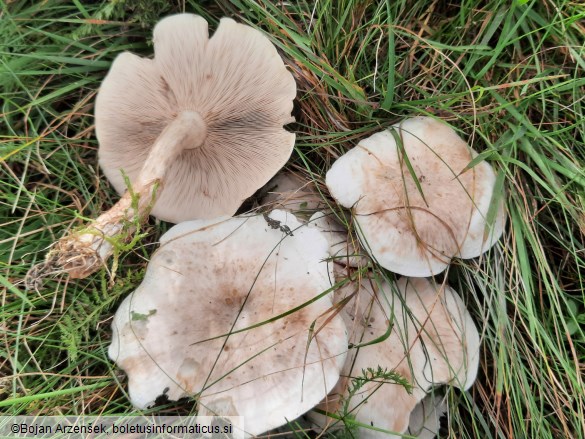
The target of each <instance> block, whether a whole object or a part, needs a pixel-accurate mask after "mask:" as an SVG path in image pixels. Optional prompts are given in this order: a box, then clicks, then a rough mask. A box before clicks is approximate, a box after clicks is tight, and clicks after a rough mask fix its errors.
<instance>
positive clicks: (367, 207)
mask: <svg viewBox="0 0 585 439" xmlns="http://www.w3.org/2000/svg"><path fill="white" fill-rule="evenodd" d="M475 157H477V153H475V152H474V151H473V150H472V149H471V148H469V146H467V144H466V143H465V141H463V140H462V139H461V138H460V137H459V136H458V135H457V133H456V132H455V131H454V130H453V129H452V128H450V127H449V126H447V125H445V124H443V123H441V122H439V121H436V120H434V119H432V118H428V117H415V118H412V119H407V120H405V121H403V122H401V123H399V124H397V125H395V126H393V127H391V128H390V129H388V130H385V131H382V132H379V133H376V134H374V135H373V136H371V137H369V138H367V139H365V140H362V141H361V142H360V143H359V144H358V145H357V146H356V147H354V148H353V149H351V150H350V151H349V152H347V153H346V154H344V155H343V156H342V157H340V158H339V159H338V160H337V161H336V162H335V163H334V164H333V166H332V167H331V169H330V170H329V172H328V173H327V176H326V184H327V187H328V189H329V191H330V193H331V195H332V196H333V198H335V200H336V201H337V202H338V203H339V204H341V205H342V206H344V207H346V208H351V209H352V213H353V217H354V219H355V221H356V223H357V224H356V229H357V232H358V236H359V237H360V240H361V242H362V245H363V247H364V249H365V250H367V251H369V253H370V254H371V255H372V256H373V257H374V258H375V259H376V260H377V261H378V263H379V264H380V265H381V266H383V267H384V268H386V269H388V270H391V271H393V272H395V273H399V274H402V275H405V276H418V277H426V276H431V275H434V274H438V273H440V272H442V271H443V270H444V269H445V268H446V267H447V266H448V264H449V263H450V261H451V259H452V258H453V257H461V258H464V259H467V258H474V257H477V256H479V255H481V254H482V253H483V252H485V251H486V250H488V249H489V248H490V247H491V246H492V245H493V244H494V243H495V242H496V241H497V240H498V239H499V237H500V236H501V234H502V231H503V226H504V222H505V216H504V209H503V199H502V197H501V196H500V194H497V196H496V197H492V195H493V192H494V187H495V183H496V176H495V173H494V171H493V169H492V168H491V166H490V165H489V164H488V163H487V162H485V161H482V162H479V163H477V164H475V166H471V167H469V168H468V165H469V164H470V163H471V162H472V160H473V159H474V158H475ZM498 197H499V198H498ZM492 198H494V199H495V200H497V201H496V202H495V203H494V207H495V209H493V212H495V213H494V214H493V215H492V213H491V212H490V206H491V205H492ZM488 220H489V221H488Z"/></svg>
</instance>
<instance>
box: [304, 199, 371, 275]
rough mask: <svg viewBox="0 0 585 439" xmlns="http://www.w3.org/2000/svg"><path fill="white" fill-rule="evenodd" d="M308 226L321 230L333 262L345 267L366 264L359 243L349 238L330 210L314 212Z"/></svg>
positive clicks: (366, 259) (357, 266)
mask: <svg viewBox="0 0 585 439" xmlns="http://www.w3.org/2000/svg"><path fill="white" fill-rule="evenodd" d="M308 224H309V226H310V227H316V228H318V229H319V230H321V231H322V232H323V233H324V234H325V237H326V238H327V241H328V242H329V253H330V254H331V258H332V259H333V262H335V263H337V264H339V265H343V266H346V267H352V268H359V267H365V266H366V265H368V258H367V257H366V256H364V255H362V254H361V250H360V249H359V244H358V243H357V242H355V241H352V240H351V237H350V236H349V235H348V233H347V230H346V229H345V227H344V226H343V225H342V224H341V223H340V222H339V221H337V219H336V218H335V215H334V213H333V212H332V211H327V210H323V211H319V212H315V213H314V214H313V216H311V218H310V219H309V223H308Z"/></svg>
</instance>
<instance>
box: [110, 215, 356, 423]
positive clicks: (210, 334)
mask: <svg viewBox="0 0 585 439" xmlns="http://www.w3.org/2000/svg"><path fill="white" fill-rule="evenodd" d="M271 215H276V216H275V217H274V218H275V220H278V221H281V222H282V223H283V224H285V223H286V224H288V225H289V226H290V227H291V228H297V227H300V223H298V222H297V221H296V220H294V218H293V217H292V215H290V214H286V213H284V212H280V213H278V214H276V213H272V214H271ZM287 215H288V216H287ZM213 221H214V224H215V225H214V226H210V225H209V222H206V221H199V222H192V223H191V224H189V223H182V224H180V225H178V226H176V227H175V228H173V229H171V230H170V231H169V232H168V237H163V238H161V242H162V246H161V249H160V250H159V251H158V252H157V253H155V255H154V256H153V258H152V260H151V262H150V265H149V268H148V271H147V274H146V277H145V280H144V282H143V284H142V285H141V286H140V287H139V288H138V289H137V291H136V292H135V293H134V294H133V295H132V296H131V297H130V298H128V299H126V301H124V303H123V304H122V306H121V311H119V312H118V313H117V314H116V317H115V319H114V323H113V325H114V328H115V331H114V332H115V334H114V337H113V339H114V340H115V343H113V345H112V346H111V347H110V355H111V356H112V358H114V357H116V358H117V361H118V363H119V364H120V365H121V366H122V367H124V369H125V371H126V372H127V373H128V375H129V376H130V377H131V378H132V377H133V376H143V375H144V371H145V370H147V371H148V373H149V374H150V377H151V378H150V382H148V383H140V382H138V381H137V380H135V379H132V380H131V382H132V385H131V386H130V389H129V390H130V395H131V397H132V400H133V402H134V403H135V404H137V405H145V404H148V403H149V402H150V401H152V400H153V399H152V398H153V397H155V396H156V395H157V394H158V393H160V392H161V391H162V388H164V387H169V391H168V393H167V395H168V397H169V399H171V400H174V399H178V398H180V397H182V396H188V395H198V396H199V400H200V403H201V404H202V405H207V406H214V405H217V404H216V403H217V402H218V401H220V400H221V399H222V398H226V397H228V398H231V400H232V403H233V407H234V408H235V410H236V411H237V412H238V413H240V414H241V415H242V416H246V430H247V431H249V432H251V433H253V434H259V433H261V432H263V431H265V430H267V429H269V428H274V427H276V426H278V425H280V424H281V423H285V422H286V421H285V418H288V419H294V418H296V417H297V416H299V415H300V414H302V413H303V412H305V411H307V410H309V409H310V408H311V407H312V406H314V405H315V404H317V403H318V402H319V400H320V399H321V398H322V397H323V396H324V395H325V394H326V393H327V391H329V390H330V389H331V388H332V387H333V385H334V384H335V382H336V381H337V379H338V377H339V370H340V368H341V365H342V362H343V359H344V356H345V350H346V348H347V338H346V333H345V328H344V325H343V322H342V320H341V318H340V317H339V316H337V317H333V318H332V319H331V320H327V324H325V322H326V318H328V317H329V314H327V311H328V310H329V309H330V308H331V300H330V299H329V298H328V297H323V298H322V299H320V300H318V301H316V302H315V303H313V304H311V305H309V306H306V307H304V308H302V309H301V310H299V311H296V312H294V313H291V314H289V315H286V316H284V317H280V318H278V319H276V320H275V321H274V322H271V323H267V321H268V320H269V319H271V318H273V317H276V316H279V315H281V314H284V313H288V312H290V310H291V309H292V308H294V307H296V306H299V305H300V304H302V303H304V302H306V301H308V300H310V299H311V298H313V297H315V296H316V295H317V294H319V293H321V292H322V291H324V290H326V289H328V288H329V287H330V283H329V280H328V272H327V266H326V264H325V263H321V260H322V259H324V258H325V257H326V254H327V243H326V240H325V238H324V237H322V236H321V235H320V233H319V232H318V231H316V230H313V229H309V228H307V227H304V228H301V229H299V230H298V231H295V234H294V236H292V237H291V236H287V237H286V239H285V240H283V241H282V242H281V239H282V236H283V235H282V232H281V231H280V230H278V229H271V228H270V227H266V226H267V224H266V221H265V219H264V218H263V217H262V216H259V217H251V218H232V219H229V220H225V221H223V220H222V221H215V220H213ZM210 222H211V221H210ZM203 228H206V233H199V231H200V230H201V229H203ZM285 236H286V235H285ZM277 246H278V252H275V251H274V249H275V247H277ZM277 253H278V255H277ZM186 255H189V257H187V256H186ZM190 258H194V259H196V260H199V261H201V264H200V265H191V264H189V259H190ZM307 267H308V268H307ZM307 271H310V272H311V274H310V275H307ZM291 288H292V290H291ZM149 307H150V308H152V307H156V309H157V313H156V314H153V315H152V316H150V317H149V320H148V336H147V337H146V339H145V340H144V341H143V342H142V344H141V348H140V349H134V348H135V347H136V339H135V337H134V335H133V334H132V333H129V332H128V331H127V330H126V329H125V327H124V325H123V319H124V318H125V316H126V315H127V314H128V310H129V309H132V310H133V311H135V312H142V310H143V308H149ZM124 310H126V311H124ZM313 322H316V323H315V332H314V333H313V339H312V340H311V343H310V345H309V348H308V350H306V347H307V340H308V339H309V335H310V334H311V332H310V330H311V325H312V323H313ZM254 325H260V326H258V327H257V328H254V329H250V327H251V326H254ZM120 328H122V329H121V330H120ZM317 330H318V331H317ZM230 331H231V333H230ZM238 331H240V332H238ZM120 332H121V337H120V336H118V335H116V333H120ZM176 333H178V334H181V336H180V337H179V336H178V335H177V334H176ZM171 334H175V335H172V336H171ZM118 346H120V348H119V349H118ZM118 350H119V351H120V357H117V356H116V355H115V354H114V353H115V352H117V351H118ZM193 361H195V362H196V363H197V364H195V363H193ZM228 377H229V379H228ZM220 405H221V404H220ZM267 413H271V414H272V415H273V416H274V417H273V418H271V417H269V416H267ZM222 414H229V413H222ZM260 418H262V419H260Z"/></svg>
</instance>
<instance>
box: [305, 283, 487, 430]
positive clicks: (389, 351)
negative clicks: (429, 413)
mask: <svg viewBox="0 0 585 439" xmlns="http://www.w3.org/2000/svg"><path fill="white" fill-rule="evenodd" d="M354 291H355V292H356V293H355V294H356V296H355V297H354V298H353V299H352V300H351V302H349V303H348V304H347V305H346V307H345V308H344V311H345V312H344V313H343V317H344V320H345V322H346V324H347V326H348V329H349V333H350V343H353V344H355V345H357V346H358V348H357V349H354V350H352V351H350V353H349V355H348V358H347V360H346V365H345V367H344V370H343V372H342V377H343V378H342V379H341V380H340V382H339V383H338V384H337V386H336V388H335V390H334V391H333V392H332V394H331V395H329V396H328V398H327V400H326V401H325V402H324V403H322V404H321V405H320V408H321V409H323V410H325V411H327V412H335V411H336V410H338V409H339V404H340V402H341V401H342V400H343V399H344V398H345V399H346V400H347V398H348V397H349V394H348V384H349V382H350V380H351V379H352V378H355V377H358V376H362V371H363V370H366V369H368V368H371V369H374V370H375V369H377V368H378V367H381V368H382V369H387V370H388V371H394V372H397V373H399V374H400V375H402V377H404V378H406V379H407V380H408V381H409V382H410V383H411V384H412V386H413V388H412V393H410V394H409V393H408V391H407V390H406V389H405V388H404V387H403V386H401V385H399V384H393V383H383V384H380V383H379V382H374V381H370V382H369V383H367V384H365V385H364V386H363V387H362V388H361V389H359V391H358V392H357V393H355V394H354V395H353V396H352V397H351V399H350V400H349V413H350V414H351V415H352V416H354V417H355V420H356V421H357V422H359V423H361V424H364V425H369V426H372V427H373V429H369V428H360V438H362V439H363V438H376V437H384V438H393V437H396V438H398V437H401V436H398V435H400V434H402V433H404V432H405V431H406V430H407V428H408V427H409V422H410V415H411V413H412V411H413V410H414V409H415V408H416V406H417V404H418V403H420V401H421V400H423V398H424V397H425V395H426V394H427V392H428V391H429V390H430V389H431V388H432V387H433V386H435V385H438V384H445V383H449V384H452V385H455V386H457V387H460V388H461V389H467V388H469V386H471V384H472V383H473V381H474V380H475V376H476V374H477V370H478V367H479V334H478V332H477V329H476V327H475V324H474V323H473V320H472V319H471V316H470V315H469V313H468V312H467V311H466V309H465V306H464V305H463V303H462V301H461V299H460V298H459V297H458V296H457V294H456V293H455V292H454V291H453V290H452V289H451V288H449V287H447V286H444V287H438V286H436V285H433V284H431V282H429V281H428V280H426V279H416V278H410V279H409V278H402V279H400V280H399V281H398V282H397V284H396V287H392V286H391V285H390V284H388V283H387V282H385V281H384V282H379V283H376V282H374V281H373V280H369V279H365V280H364V281H363V282H362V283H361V284H360V285H359V286H357V285H355V284H351V283H350V284H348V285H347V286H345V287H343V288H341V289H340V290H339V291H338V292H337V293H336V301H338V302H339V301H341V300H342V299H344V298H345V297H347V296H348V295H350V294H352V293H354ZM390 324H392V325H393V326H392V329H391V332H390V334H389V336H388V338H386V339H385V340H383V341H376V340H377V339H379V338H380V337H382V336H384V334H385V333H386V332H387V330H388V327H389V325H390ZM368 343H372V344H368ZM311 417H312V418H313V419H315V421H316V422H319V423H321V424H322V425H323V424H324V421H323V419H322V418H319V417H318V416H314V415H313V414H311ZM380 429H381V430H384V431H390V432H393V433H395V435H389V436H388V433H383V432H381V431H379V430H380Z"/></svg>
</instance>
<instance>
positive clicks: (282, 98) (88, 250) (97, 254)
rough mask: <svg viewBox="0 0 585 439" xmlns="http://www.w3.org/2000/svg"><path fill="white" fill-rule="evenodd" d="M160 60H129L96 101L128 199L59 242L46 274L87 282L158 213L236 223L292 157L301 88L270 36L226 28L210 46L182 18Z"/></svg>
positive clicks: (171, 26) (200, 24) (107, 161)
mask: <svg viewBox="0 0 585 439" xmlns="http://www.w3.org/2000/svg"><path fill="white" fill-rule="evenodd" d="M154 52H155V54H154V58H153V59H149V58H141V57H139V56H136V55H134V54H131V53H122V54H120V55H119V56H118V57H117V58H116V59H115V61H114V63H113V64H112V67H111V69H110V71H109V73H108V75H107V76H106V78H105V79H104V81H103V83H102V85H101V88H100V90H99V93H98V96H97V99H96V109H95V120H96V134H97V138H98V141H99V163H100V166H101V167H102V169H103V171H104V174H105V175H106V176H107V178H108V179H109V180H110V181H111V183H112V185H113V186H114V187H115V189H116V190H117V191H118V193H120V194H123V195H122V198H121V200H120V201H119V202H118V203H117V204H116V205H115V206H114V207H113V208H112V209H110V210H109V211H108V212H106V213H104V214H103V215H101V216H100V217H99V218H98V219H96V220H95V221H93V222H92V223H91V224H89V225H88V226H87V227H86V228H85V229H82V230H81V231H76V232H73V233H71V234H70V235H68V236H66V237H64V238H62V239H61V240H60V241H58V242H57V243H56V245H55V246H54V248H53V249H52V250H51V252H50V254H49V256H48V260H47V262H46V268H47V270H54V271H61V272H67V273H68V274H69V275H70V276H71V277H72V278H83V277H86V276H88V275H89V274H91V273H92V272H94V271H96V270H97V269H99V268H100V267H101V266H103V263H104V261H105V260H106V259H107V258H108V256H110V255H111V253H112V241H113V239H114V237H119V238H121V239H122V240H124V239H128V237H129V236H130V235H131V233H132V232H133V230H134V228H135V227H134V226H135V223H136V222H137V221H142V220H143V219H144V218H146V217H147V216H148V215H149V213H152V215H153V216H155V217H156V218H159V219H161V220H164V221H170V222H180V221H185V220H190V219H205V218H216V217H219V216H223V215H233V214H234V213H235V212H236V210H237V209H238V207H239V206H240V205H241V203H242V201H243V200H245V199H246V198H247V197H249V196H251V195H252V194H253V193H254V192H255V191H256V190H257V189H258V188H260V187H261V186H262V185H263V184H265V183H266V182H267V181H268V180H269V179H270V178H271V177H272V176H273V175H274V174H275V173H276V172H277V171H278V170H279V169H280V168H281V167H282V166H284V164H285V163H286V161H287V160H288V158H289V157H290V154H291V152H292V149H293V145H294V140H295V135H294V134H293V133H290V132H288V131H286V130H285V129H284V128H283V126H284V125H286V124H288V123H290V122H293V121H294V118H293V117H292V116H291V111H292V108H293V99H294V98H295V95H296V84H295V81H294V78H293V77H292V75H291V73H290V72H289V71H288V70H287V69H286V67H285V65H284V63H283V61H282V59H281V58H280V56H279V55H278V53H277V51H276V48H275V47H274V46H273V45H272V43H271V42H270V41H269V40H268V38H267V37H266V36H264V35H263V34H262V33H261V32H260V31H257V30H255V29H253V28H251V27H249V26H245V25H242V24H238V23H236V22H235V21H233V20H231V19H229V18H223V19H221V21H220V24H219V26H218V28H217V30H216V31H215V33H214V34H213V36H212V37H211V38H209V34H208V26H207V22H206V21H205V20H204V19H203V18H202V17H199V16H197V15H192V14H180V15H174V16H171V17H168V18H165V19H163V20H161V21H160V22H159V23H158V24H157V25H156V27H155V29H154ZM125 176H126V177H127V180H128V181H129V182H130V183H131V188H130V189H129V188H128V185H127V183H126V178H125ZM151 209H152V210H151ZM47 270H45V271H47Z"/></svg>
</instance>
